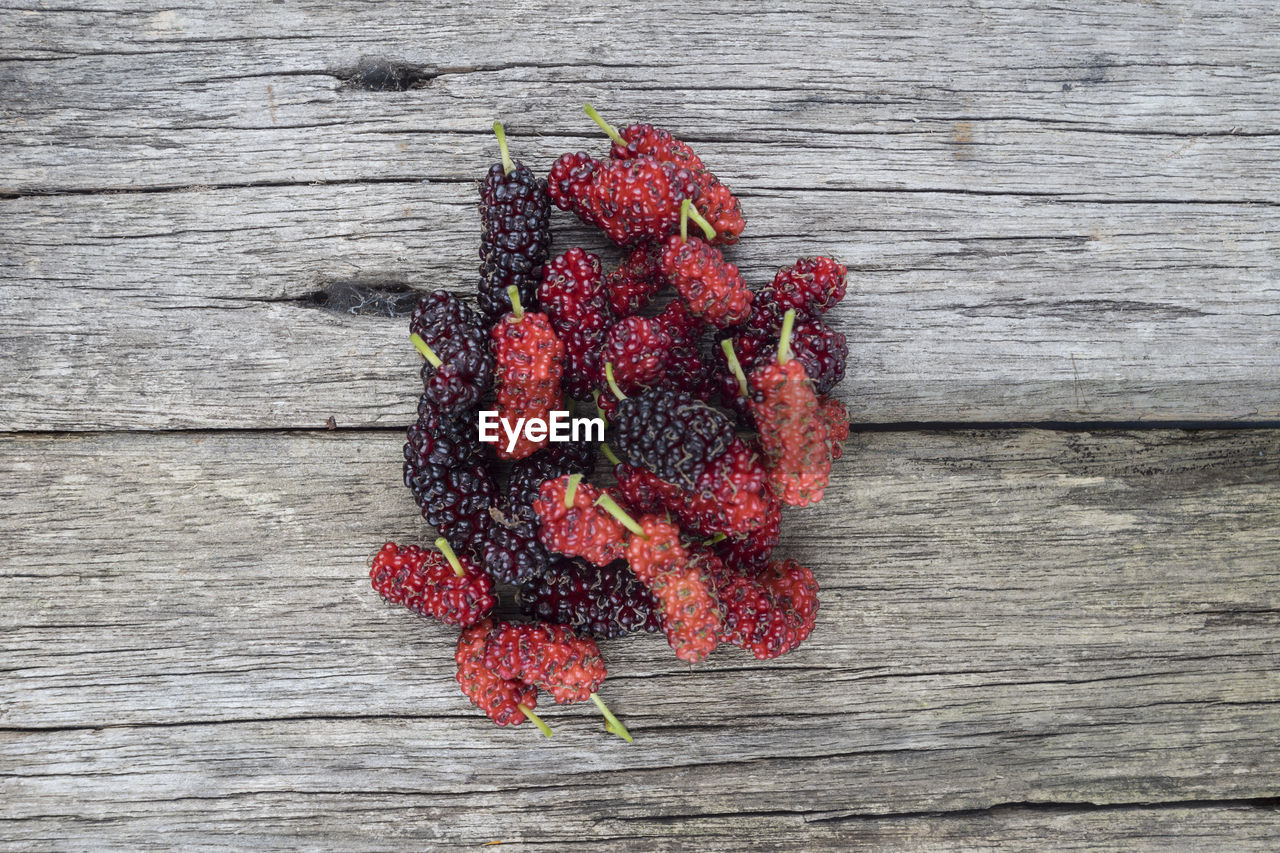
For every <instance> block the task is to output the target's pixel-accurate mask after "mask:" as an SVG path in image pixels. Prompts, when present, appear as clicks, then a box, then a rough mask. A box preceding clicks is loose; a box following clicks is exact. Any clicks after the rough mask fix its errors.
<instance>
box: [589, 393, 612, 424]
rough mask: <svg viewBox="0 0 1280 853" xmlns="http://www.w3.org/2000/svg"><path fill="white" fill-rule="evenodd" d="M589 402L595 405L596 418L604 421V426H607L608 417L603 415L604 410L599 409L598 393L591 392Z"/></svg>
mask: <svg viewBox="0 0 1280 853" xmlns="http://www.w3.org/2000/svg"><path fill="white" fill-rule="evenodd" d="M591 400H592V401H593V402H594V403H595V404H596V417H598V418H599V419H600V420H602V421H604V424H605V426H608V425H609V416H608V415H606V414H605V413H604V409H602V408H600V392H599V391H592V392H591Z"/></svg>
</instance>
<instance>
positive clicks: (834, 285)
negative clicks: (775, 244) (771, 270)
mask: <svg viewBox="0 0 1280 853" xmlns="http://www.w3.org/2000/svg"><path fill="white" fill-rule="evenodd" d="M847 286H848V269H846V267H845V265H844V264H842V263H840V262H839V261H835V260H832V259H831V258H801V259H800V260H798V261H796V262H795V263H794V264H792V265H791V266H789V267H783V268H782V269H780V270H778V272H777V274H776V275H774V277H773V285H772V291H773V294H774V299H776V300H777V303H778V305H779V306H780V307H781V309H782V310H783V311H786V310H787V309H788V308H794V309H796V317H798V318H802V319H809V320H811V319H816V318H817V317H818V316H819V315H821V314H824V313H826V312H827V311H829V310H831V309H832V308H833V307H835V305H836V303H838V302H839V301H840V300H841V299H844V294H845V289H846V288H847Z"/></svg>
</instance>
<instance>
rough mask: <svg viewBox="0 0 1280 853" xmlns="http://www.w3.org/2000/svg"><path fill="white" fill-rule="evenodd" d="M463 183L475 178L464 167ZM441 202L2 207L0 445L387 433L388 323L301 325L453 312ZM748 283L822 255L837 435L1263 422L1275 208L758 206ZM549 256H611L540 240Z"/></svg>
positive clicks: (447, 220)
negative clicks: (348, 289)
mask: <svg viewBox="0 0 1280 853" xmlns="http://www.w3.org/2000/svg"><path fill="white" fill-rule="evenodd" d="M476 162H477V164H479V163H481V162H483V160H482V159H477V161H476ZM474 195H475V193H474V189H473V187H472V186H470V185H468V184H463V183H436V182H433V183H426V184H423V183H418V182H407V183H403V184H379V185H376V186H371V187H350V186H327V187H280V188H239V189H225V190H211V191H203V192H186V193H159V194H140V195H138V194H130V195H118V196H100V195H95V196H63V197H54V198H24V199H17V200H11V201H8V202H3V203H2V204H4V206H5V207H6V208H7V209H8V210H9V212H11V213H12V214H15V216H14V217H13V218H11V219H10V220H9V223H10V224H9V228H8V230H9V232H10V234H11V235H12V236H13V238H14V251H12V252H11V253H9V254H7V255H4V256H0V296H2V298H3V299H4V300H5V303H6V304H7V305H9V306H10V314H11V320H10V321H9V322H7V323H6V324H5V326H4V327H3V329H0V345H3V347H4V349H5V351H6V352H7V353H9V357H10V358H12V359H14V361H15V365H14V369H13V371H12V373H11V374H10V376H11V377H12V379H11V384H10V385H9V387H8V388H7V390H6V392H5V393H6V398H7V405H6V406H5V409H4V411H3V412H0V427H3V428H5V429H10V430H21V429H51V428H56V429H73V430H74V429H97V428H144V429H154V428H166V427H225V426H234V427H258V426H270V427H297V426H305V427H313V426H318V425H320V424H322V423H324V421H325V419H326V418H328V417H329V416H330V415H332V416H333V417H335V418H336V420H337V421H338V423H339V424H341V425H344V426H365V425H387V424H397V423H404V422H405V420H406V419H407V418H409V417H411V413H412V412H413V410H414V393H415V392H414V387H415V386H416V385H417V377H416V375H415V373H416V363H417V362H418V356H417V355H416V353H415V352H414V351H413V350H412V348H411V347H410V346H409V345H408V343H407V332H406V325H407V324H406V321H405V320H404V319H403V318H391V317H387V316H381V317H378V316H365V315H357V316H353V315H351V314H349V313H344V312H342V311H341V310H332V309H333V305H332V304H330V306H329V307H330V309H331V310H318V309H317V307H316V305H315V303H314V301H313V300H311V299H309V296H310V295H311V294H315V293H317V292H324V291H326V290H327V289H330V290H331V289H332V288H333V286H334V283H335V282H339V283H343V284H342V286H346V284H350V283H355V284H356V286H357V287H362V288H369V289H376V288H378V287H380V286H385V285H387V284H391V285H395V286H400V287H408V288H413V289H417V290H423V291H425V290H430V289H434V288H436V287H446V288H450V289H453V290H455V291H457V292H460V293H464V294H470V293H472V292H473V289H474V277H475V262H474V252H475V249H474V246H475V244H476V233H477V231H478V215H477V213H476V210H475V206H474V203H473V200H474ZM746 202H747V203H748V205H749V206H751V207H752V209H753V210H755V211H756V212H757V215H756V216H754V218H753V219H752V228H753V236H752V238H751V239H744V241H743V242H742V243H741V244H740V245H739V246H737V247H735V248H734V249H733V250H731V257H733V258H734V260H735V261H737V262H738V263H739V264H740V265H741V267H742V269H743V272H744V274H745V275H746V276H747V277H748V279H749V280H750V281H752V282H754V283H756V284H762V283H764V282H767V281H768V280H769V279H770V277H771V276H772V273H773V271H774V270H775V269H776V268H777V267H778V266H780V265H782V264H784V263H787V262H789V259H793V258H796V257H798V256H802V255H807V254H814V253H819V252H828V253H831V254H834V255H836V256H837V257H841V258H842V259H844V260H845V261H846V262H847V263H849V265H850V266H851V268H852V272H851V292H850V295H849V297H848V298H847V299H846V300H845V301H844V302H843V303H842V304H841V305H840V306H838V308H837V309H836V311H835V312H833V314H832V315H831V317H830V323H831V325H833V326H834V327H835V328H837V329H840V330H842V331H843V332H845V333H846V335H847V336H848V338H849V341H850V348H851V369H850V372H849V378H848V379H847V380H846V382H845V383H844V384H843V385H842V386H841V387H840V389H839V391H838V395H839V396H841V397H842V398H843V399H845V400H846V401H847V402H848V403H849V404H850V406H851V409H852V410H853V413H854V416H855V418H856V419H858V420H860V421H871V422H898V421H940V420H972V421H1010V420H1012V421H1029V420H1032V421H1033V420H1071V421H1080V420H1143V419H1152V418H1165V419H1169V418H1176V419H1224V420H1263V419H1277V418H1280V347H1277V346H1276V341H1277V339H1280V312H1277V311H1276V304H1277V297H1278V296H1280V285H1278V284H1277V282H1278V281H1280V275H1277V273H1278V271H1280V252H1277V236H1276V235H1277V233H1280V227H1278V223H1280V208H1275V207H1259V208H1257V209H1256V210H1254V211H1253V212H1252V214H1251V215H1250V216H1249V217H1247V218H1242V217H1241V214H1240V211H1239V209H1231V208H1223V207H1221V206H1217V205H1204V204H1167V205H1158V204H1102V203H1096V202H1072V203H1070V204H1064V203H1062V202H1060V201H1057V200H1048V199H1041V198H1034V197H1023V198H1016V199H1010V198H1007V197H985V196H973V195H955V194H947V193H929V194H894V193H868V194H865V195H860V196H858V198H857V199H856V201H855V200H851V199H850V197H849V196H848V195H846V194H840V193H827V192H816V193H815V192H803V191H799V190H787V191H776V190H763V191H761V192H760V194H757V195H753V196H751V197H748V198H747V199H746ZM556 221H557V227H558V234H557V245H558V246H560V247H561V248H567V247H569V246H572V245H577V244H585V245H587V246H588V247H590V248H593V249H596V250H599V251H600V252H601V253H602V254H603V256H604V257H605V258H606V259H607V260H608V261H609V262H612V259H614V258H616V257H617V254H616V252H614V251H612V250H610V249H608V248H607V247H605V246H603V245H601V243H600V241H599V239H598V238H595V237H594V236H593V235H590V234H587V233H585V232H584V231H582V230H581V229H575V228H573V227H572V223H571V222H570V221H569V216H568V215H567V214H561V215H559V216H558V217H557V220H556Z"/></svg>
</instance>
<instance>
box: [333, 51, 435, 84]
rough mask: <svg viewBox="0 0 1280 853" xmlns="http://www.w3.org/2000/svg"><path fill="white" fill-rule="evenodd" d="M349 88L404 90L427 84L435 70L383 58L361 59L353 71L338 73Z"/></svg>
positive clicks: (432, 78)
mask: <svg viewBox="0 0 1280 853" xmlns="http://www.w3.org/2000/svg"><path fill="white" fill-rule="evenodd" d="M338 76H339V77H341V78H342V80H343V82H344V83H345V84H346V85H347V87H348V88H351V89H363V90H365V91H366V92H404V91H407V90H409V89H420V88H422V87H423V86H427V85H429V84H430V83H431V81H432V80H434V79H435V77H436V72H435V71H433V70H431V69H428V68H422V67H420V66H415V65H408V64H406V63H403V62H391V61H389V60H385V59H368V58H366V59H361V60H360V64H359V65H357V66H356V68H355V70H354V71H348V72H344V73H340V74H338Z"/></svg>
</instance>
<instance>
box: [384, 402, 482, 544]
mask: <svg viewBox="0 0 1280 853" xmlns="http://www.w3.org/2000/svg"><path fill="white" fill-rule="evenodd" d="M407 438H408V441H406V442H405V446H404V456H405V463H404V484H405V485H406V486H408V487H409V489H410V491H412V492H413V498H414V501H415V502H417V504H418V507H419V508H420V509H421V510H422V517H423V518H425V519H426V520H427V523H428V524H430V525H432V526H434V527H435V528H436V529H437V530H438V531H440V534H441V535H442V536H444V538H445V539H446V540H448V542H449V544H450V545H451V546H453V549H454V550H455V551H457V552H458V553H460V554H466V555H468V556H478V555H479V554H480V553H481V550H482V549H483V547H484V542H485V540H486V539H487V538H488V536H489V533H490V531H491V530H492V527H493V517H492V516H491V515H490V512H489V510H490V508H491V507H494V506H497V504H498V489H497V485H496V484H495V483H494V481H493V475H492V474H491V473H490V472H489V469H488V467H487V466H486V465H485V462H484V460H483V457H482V456H481V455H480V445H479V443H478V442H477V441H476V439H475V432H474V428H473V427H472V426H471V425H470V424H468V423H466V422H465V421H462V420H453V419H450V418H446V417H445V416H444V415H442V414H441V413H440V411H439V410H438V409H437V408H436V406H435V405H434V404H433V403H432V402H431V401H430V400H429V399H427V398H426V397H425V396H424V397H423V398H422V399H421V400H420V401H419V405H418V421H417V423H415V424H414V425H413V426H411V427H409V429H408V433H407Z"/></svg>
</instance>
